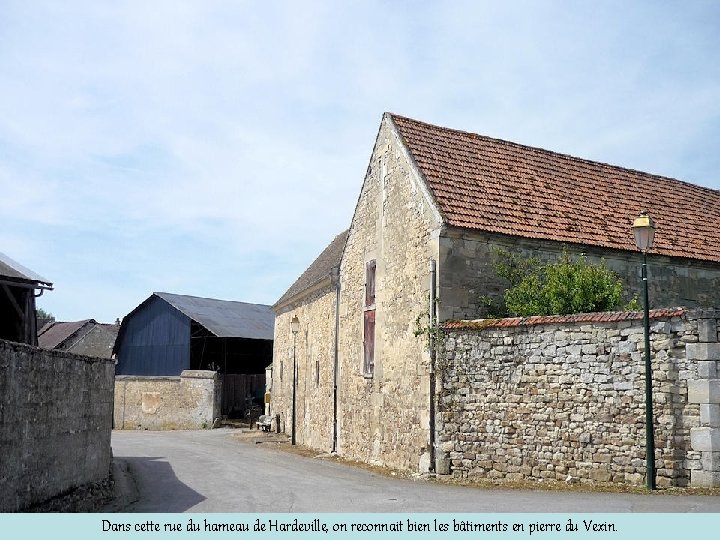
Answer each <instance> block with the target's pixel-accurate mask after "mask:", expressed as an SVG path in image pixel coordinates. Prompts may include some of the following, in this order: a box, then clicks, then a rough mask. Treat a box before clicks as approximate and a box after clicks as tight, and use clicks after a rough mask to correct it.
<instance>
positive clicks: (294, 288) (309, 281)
mask: <svg viewBox="0 0 720 540" xmlns="http://www.w3.org/2000/svg"><path fill="white" fill-rule="evenodd" d="M348 232H349V230H348V231H343V232H341V233H340V234H338V235H337V236H336V237H335V239H334V240H333V241H332V242H330V244H329V245H328V246H327V247H326V248H325V249H324V250H323V251H322V253H320V255H318V257H317V259H315V260H314V261H313V262H312V264H311V265H310V266H309V267H308V268H307V270H305V271H304V272H303V273H302V275H301V276H300V277H299V278H297V280H296V281H295V283H293V284H292V285H291V286H290V288H289V289H288V290H287V291H286V292H285V294H283V295H282V296H281V297H280V299H279V300H278V301H277V302H276V303H275V305H274V306H273V307H278V306H280V305H282V304H284V303H285V302H287V301H288V300H290V299H291V298H293V297H294V296H297V295H299V294H300V293H302V292H304V291H306V290H307V289H310V288H311V287H312V286H314V285H317V284H318V283H320V282H321V281H322V280H323V279H325V278H327V277H328V276H330V274H331V272H332V270H333V268H335V267H337V266H340V260H341V259H342V254H343V250H344V249H345V241H346V240H347V235H348Z"/></svg>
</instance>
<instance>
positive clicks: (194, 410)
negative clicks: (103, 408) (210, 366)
mask: <svg viewBox="0 0 720 540" xmlns="http://www.w3.org/2000/svg"><path fill="white" fill-rule="evenodd" d="M220 398H221V390H220V379H219V376H218V374H217V373H216V372H214V371H204V370H203V371H201V370H185V371H183V372H182V373H181V374H180V376H179V377H153V376H136V375H118V376H117V377H115V412H114V427H115V429H151V430H164V429H205V428H211V427H212V426H213V423H214V422H215V420H216V419H219V418H220Z"/></svg>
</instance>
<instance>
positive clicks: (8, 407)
mask: <svg viewBox="0 0 720 540" xmlns="http://www.w3.org/2000/svg"><path fill="white" fill-rule="evenodd" d="M114 375H115V364H114V362H113V361H112V360H109V359H99V358H89V357H85V356H78V355H74V354H71V353H67V352H64V351H49V350H43V349H38V348H35V347H30V346H28V345H23V344H19V343H14V342H9V341H3V340H0V512H14V511H18V510H23V509H25V508H27V507H29V506H31V505H33V504H36V503H40V502H43V501H46V500H47V499H50V498H52V497H55V496H57V495H60V494H63V493H65V492H67V491H69V490H71V489H73V488H76V487H80V486H84V485H87V484H94V483H100V482H103V481H105V480H107V478H108V476H109V472H110V462H111V460H112V451H111V448H110V433H111V430H112V400H113V390H112V389H113V378H114Z"/></svg>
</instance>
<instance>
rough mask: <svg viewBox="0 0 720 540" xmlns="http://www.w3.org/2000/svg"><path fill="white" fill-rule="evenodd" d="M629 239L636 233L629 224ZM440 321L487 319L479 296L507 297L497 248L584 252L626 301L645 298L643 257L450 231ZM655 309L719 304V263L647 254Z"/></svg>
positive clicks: (545, 254) (537, 253)
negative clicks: (610, 274) (613, 278)
mask: <svg viewBox="0 0 720 540" xmlns="http://www.w3.org/2000/svg"><path fill="white" fill-rule="evenodd" d="M628 236H629V237H632V231H631V230H630V227H629V225H628ZM439 245H440V247H439V263H438V269H439V271H438V278H439V297H440V299H441V303H440V314H439V315H440V319H441V320H448V319H474V318H477V317H482V316H484V315H486V312H484V311H483V309H482V306H481V305H480V304H479V302H478V299H479V296H480V295H489V296H491V297H495V298H498V297H499V298H502V295H503V294H504V291H505V289H506V288H507V287H508V283H507V282H505V280H502V279H500V278H498V277H497V275H496V272H495V268H494V267H493V256H492V254H493V250H495V249H498V248H500V249H505V250H508V251H510V252H511V253H513V254H515V255H521V256H527V257H538V258H540V259H541V260H545V261H550V260H555V259H557V258H558V257H559V256H560V255H561V254H562V252H563V249H566V250H567V251H568V253H570V254H571V255H579V254H581V253H582V254H585V255H586V256H587V257H588V260H591V261H594V262H597V261H599V260H600V259H601V258H603V259H605V262H606V264H607V266H608V268H609V269H611V270H612V271H614V272H615V273H617V274H618V276H619V277H620V279H621V280H622V281H623V283H624V284H625V291H626V293H627V294H626V297H627V299H629V298H630V297H632V295H633V293H637V294H638V297H640V298H641V294H640V293H641V291H640V287H641V281H640V279H639V273H640V263H641V260H640V254H639V253H635V252H623V251H618V250H608V249H601V248H593V247H589V246H575V245H571V244H561V243H558V242H549V241H542V240H533V239H526V238H519V237H511V236H506V235H500V234H490V233H482V232H474V231H463V230H459V229H452V228H451V229H448V230H446V231H444V232H443V234H442V237H441V238H440V240H439ZM648 269H649V270H648V273H649V280H648V284H649V286H650V303H651V307H663V306H687V307H710V306H718V305H720V265H717V264H716V265H713V264H709V263H703V262H699V261H691V260H685V259H671V258H670V257H665V256H659V255H653V254H652V253H650V254H649V255H648Z"/></svg>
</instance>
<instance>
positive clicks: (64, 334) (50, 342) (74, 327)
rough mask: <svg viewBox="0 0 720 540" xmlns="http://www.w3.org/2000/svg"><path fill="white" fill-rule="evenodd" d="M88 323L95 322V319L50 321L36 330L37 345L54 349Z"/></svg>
mask: <svg viewBox="0 0 720 540" xmlns="http://www.w3.org/2000/svg"><path fill="white" fill-rule="evenodd" d="M88 323H93V324H95V320H94V319H85V320H83V321H51V322H49V323H47V324H46V325H45V326H43V327H42V328H41V329H40V330H39V331H38V346H39V347H41V348H43V349H54V348H55V347H57V346H58V345H60V344H61V343H62V342H63V341H65V340H66V339H68V338H69V337H70V336H72V335H73V334H75V333H76V332H77V331H79V330H80V329H81V328H82V327H83V326H85V325H86V324H88Z"/></svg>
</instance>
